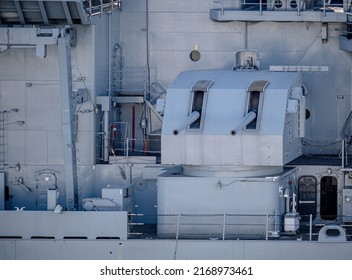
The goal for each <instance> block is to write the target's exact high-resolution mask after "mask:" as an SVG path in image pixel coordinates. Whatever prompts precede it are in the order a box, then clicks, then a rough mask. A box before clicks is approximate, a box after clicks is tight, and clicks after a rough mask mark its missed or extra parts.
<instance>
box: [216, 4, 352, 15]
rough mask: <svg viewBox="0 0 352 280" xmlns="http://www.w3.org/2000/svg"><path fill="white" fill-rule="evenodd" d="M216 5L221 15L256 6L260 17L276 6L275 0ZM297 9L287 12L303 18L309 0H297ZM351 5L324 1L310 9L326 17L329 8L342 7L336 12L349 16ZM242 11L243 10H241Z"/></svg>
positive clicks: (293, 8) (292, 8)
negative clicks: (243, 6)
mask: <svg viewBox="0 0 352 280" xmlns="http://www.w3.org/2000/svg"><path fill="white" fill-rule="evenodd" d="M213 3H214V4H217V5H219V6H220V7H219V9H220V11H221V15H224V14H225V11H226V10H234V9H238V7H239V4H242V5H250V6H254V7H258V11H259V15H263V10H265V9H266V10H267V11H269V10H268V7H269V6H270V5H273V7H274V5H276V4H275V3H274V0H272V1H271V4H270V3H269V2H266V3H264V2H263V1H262V0H259V3H258V2H256V1H253V2H251V1H247V0H238V2H237V3H234V1H229V0H215V1H213ZM296 4H297V7H291V8H290V9H288V10H287V11H297V16H301V12H302V11H303V10H304V5H305V4H307V0H297V3H296ZM350 6H351V5H350V4H349V3H343V4H331V3H329V2H328V3H326V1H325V0H322V4H321V5H319V4H318V5H315V6H314V7H313V8H311V7H310V8H309V10H314V8H319V10H316V11H317V12H318V11H320V12H322V13H323V16H326V13H327V11H328V10H329V8H334V7H342V8H343V9H342V11H334V12H343V13H345V14H348V9H349V8H350ZM239 10H242V9H239Z"/></svg>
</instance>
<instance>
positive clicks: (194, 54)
mask: <svg viewBox="0 0 352 280" xmlns="http://www.w3.org/2000/svg"><path fill="white" fill-rule="evenodd" d="M189 57H190V58H191V60H192V61H194V62H196V61H198V60H199V59H200V52H199V51H197V50H193V51H191V53H190V54H189Z"/></svg>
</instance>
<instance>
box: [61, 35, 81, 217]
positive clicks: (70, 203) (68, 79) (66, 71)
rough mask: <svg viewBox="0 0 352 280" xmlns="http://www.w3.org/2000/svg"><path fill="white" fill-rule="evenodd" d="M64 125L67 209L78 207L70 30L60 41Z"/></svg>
mask: <svg viewBox="0 0 352 280" xmlns="http://www.w3.org/2000/svg"><path fill="white" fill-rule="evenodd" d="M58 47H59V69H60V91H61V103H62V125H63V134H64V156H65V158H64V160H65V175H66V184H65V185H66V208H67V210H68V211H70V210H74V209H76V207H77V163H76V143H75V140H74V139H75V137H74V129H73V108H72V103H73V102H72V73H71V48H70V34H69V29H63V30H62V31H61V36H60V37H59V39H58Z"/></svg>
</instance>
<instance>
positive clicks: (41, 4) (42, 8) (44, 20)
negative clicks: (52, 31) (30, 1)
mask: <svg viewBox="0 0 352 280" xmlns="http://www.w3.org/2000/svg"><path fill="white" fill-rule="evenodd" d="M38 5H39V9H40V13H41V14H42V18H43V22H44V24H49V19H48V15H47V13H46V10H45V6H44V3H43V1H38Z"/></svg>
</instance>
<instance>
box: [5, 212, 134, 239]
mask: <svg viewBox="0 0 352 280" xmlns="http://www.w3.org/2000/svg"><path fill="white" fill-rule="evenodd" d="M0 217H1V225H2V226H1V228H0V236H20V237H22V239H31V238H38V237H39V238H43V239H45V237H50V238H54V239H63V238H68V239H69V238H83V239H90V240H92V239H93V240H94V239H97V238H119V239H121V240H126V239H127V212H123V211H116V212H111V211H109V212H107V211H105V212H104V211H102V212H96V211H87V212H86V211H80V212H78V211H64V212H63V213H61V214H55V213H54V211H0ZM109 221H110V222H109ZM111 221H115V222H113V223H112V222H111Z"/></svg>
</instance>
